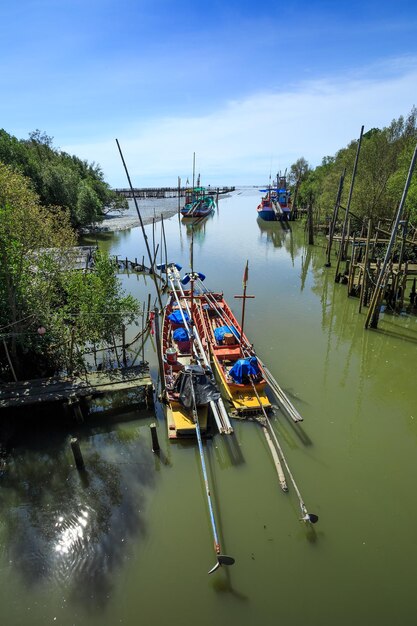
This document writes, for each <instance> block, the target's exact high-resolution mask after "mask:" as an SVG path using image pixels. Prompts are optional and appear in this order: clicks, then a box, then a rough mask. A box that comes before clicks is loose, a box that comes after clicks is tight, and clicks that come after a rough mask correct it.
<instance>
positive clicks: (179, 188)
mask: <svg viewBox="0 0 417 626" xmlns="http://www.w3.org/2000/svg"><path fill="white" fill-rule="evenodd" d="M180 211H181V178H180V177H179V176H178V215H179V214H180Z"/></svg>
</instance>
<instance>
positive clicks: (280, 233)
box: [256, 217, 290, 248]
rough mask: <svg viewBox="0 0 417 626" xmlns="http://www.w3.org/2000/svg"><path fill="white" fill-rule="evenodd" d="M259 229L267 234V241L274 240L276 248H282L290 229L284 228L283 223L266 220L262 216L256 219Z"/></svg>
mask: <svg viewBox="0 0 417 626" xmlns="http://www.w3.org/2000/svg"><path fill="white" fill-rule="evenodd" d="M256 222H257V224H258V226H259V230H260V231H261V233H262V234H263V235H265V236H266V240H267V241H272V243H273V244H274V247H275V248H281V246H282V245H283V243H284V241H285V238H286V236H287V233H288V232H290V231H289V229H286V228H283V223H279V222H277V221H275V222H265V220H262V219H261V218H260V217H258V219H257V220H256Z"/></svg>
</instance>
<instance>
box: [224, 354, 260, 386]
mask: <svg viewBox="0 0 417 626" xmlns="http://www.w3.org/2000/svg"><path fill="white" fill-rule="evenodd" d="M229 374H230V376H231V377H232V378H233V380H234V381H235V382H237V383H243V382H244V378H246V377H248V376H257V375H258V374H259V365H258V359H257V358H256V356H251V357H250V358H249V359H239V360H238V361H236V363H235V364H234V365H233V367H232V369H231V370H230V372H229Z"/></svg>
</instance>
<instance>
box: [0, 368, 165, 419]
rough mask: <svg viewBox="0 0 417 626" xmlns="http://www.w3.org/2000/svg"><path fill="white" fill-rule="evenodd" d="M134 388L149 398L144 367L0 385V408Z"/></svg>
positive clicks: (150, 394)
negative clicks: (140, 390)
mask: <svg viewBox="0 0 417 626" xmlns="http://www.w3.org/2000/svg"><path fill="white" fill-rule="evenodd" d="M134 389H142V390H143V391H144V395H145V396H147V398H152V389H153V387H152V381H151V378H150V376H149V367H148V366H147V365H139V366H136V367H128V368H124V369H114V370H107V371H101V372H98V371H96V372H88V373H86V374H83V375H79V376H74V377H70V376H63V377H58V376H56V377H53V378H39V379H33V380H25V381H18V382H14V383H2V384H0V409H5V408H19V407H30V406H34V405H39V404H41V403H52V402H64V403H65V402H66V403H68V404H71V403H73V402H74V401H75V402H76V401H77V400H78V399H79V398H83V397H87V396H91V397H97V396H100V395H103V394H107V393H114V392H117V391H128V390H134Z"/></svg>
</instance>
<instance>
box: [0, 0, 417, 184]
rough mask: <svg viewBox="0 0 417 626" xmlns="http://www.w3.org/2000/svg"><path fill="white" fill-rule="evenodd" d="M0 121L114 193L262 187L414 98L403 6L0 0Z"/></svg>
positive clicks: (414, 47)
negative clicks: (92, 171) (85, 164)
mask: <svg viewBox="0 0 417 626" xmlns="http://www.w3.org/2000/svg"><path fill="white" fill-rule="evenodd" d="M0 54H1V59H2V61H1V65H0V84H1V99H0V127H2V128H4V129H5V130H6V131H7V132H8V133H10V134H12V135H15V136H16V137H18V138H19V139H25V138H27V137H28V134H29V132H31V131H33V130H35V129H40V130H41V131H44V132H46V133H47V134H48V135H50V136H52V137H53V138H54V145H55V146H56V147H59V148H61V149H62V150H65V151H67V152H70V153H71V154H76V155H77V156H79V157H80V158H82V159H87V160H88V161H90V162H93V161H94V162H95V163H99V164H100V165H101V167H102V169H103V171H104V174H105V178H106V180H107V181H108V182H109V183H110V184H111V185H112V186H115V187H120V186H122V187H124V186H127V182H126V178H125V174H124V170H123V167H122V164H121V161H120V157H119V154H118V151H117V146H116V142H115V138H116V137H117V138H118V140H119V142H120V144H121V147H122V150H123V152H124V156H125V160H126V163H127V165H128V167H129V171H130V175H131V178H132V182H133V183H134V184H135V186H138V187H140V186H148V185H149V186H151V185H169V186H171V185H172V186H175V185H176V184H177V177H178V176H181V177H182V179H183V180H185V178H186V177H187V176H188V177H190V178H191V175H192V160H193V152H195V153H196V168H197V171H200V172H201V176H202V182H203V183H205V184H209V183H210V184H212V185H223V184H226V185H227V184H236V185H239V184H265V183H266V182H267V180H268V178H269V174H270V172H271V171H272V173H275V172H276V171H278V170H280V171H283V170H284V169H285V168H288V167H290V165H291V164H292V163H294V161H295V160H296V159H297V158H299V157H300V156H304V157H305V158H306V159H307V161H308V162H309V163H310V165H311V166H313V167H314V166H316V165H318V164H319V163H320V162H321V159H322V157H323V156H326V155H333V154H334V153H335V152H336V151H337V150H338V149H339V148H342V147H344V146H346V145H347V144H348V143H349V142H350V141H351V140H352V139H355V138H357V137H358V136H359V132H360V127H361V125H362V124H364V126H365V131H366V130H369V129H370V128H372V127H383V126H387V125H389V123H390V122H391V120H392V119H393V118H397V117H399V116H400V115H407V114H408V113H409V111H410V110H411V107H412V106H413V105H417V2H415V0H412V1H404V0H397V1H396V2H387V1H386V0H380V1H379V2H376V1H368V0H362V1H360V2H359V1H356V0H353V1H350V2H344V1H342V0H339V1H337V0H334V1H322V2H320V1H318V0H316V1H315V0H311V1H310V2H308V1H307V0H300V1H291V0H289V1H286V2H281V1H280V0H275V1H267V0H258V1H255V0H253V1H252V2H248V1H247V0H223V1H222V2H220V1H218V0H212V1H210V2H209V1H206V0H199V1H194V2H191V1H189V0H178V1H174V0H18V1H17V2H13V3H12V2H9V3H6V0H4V2H2V3H1V6H0Z"/></svg>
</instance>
